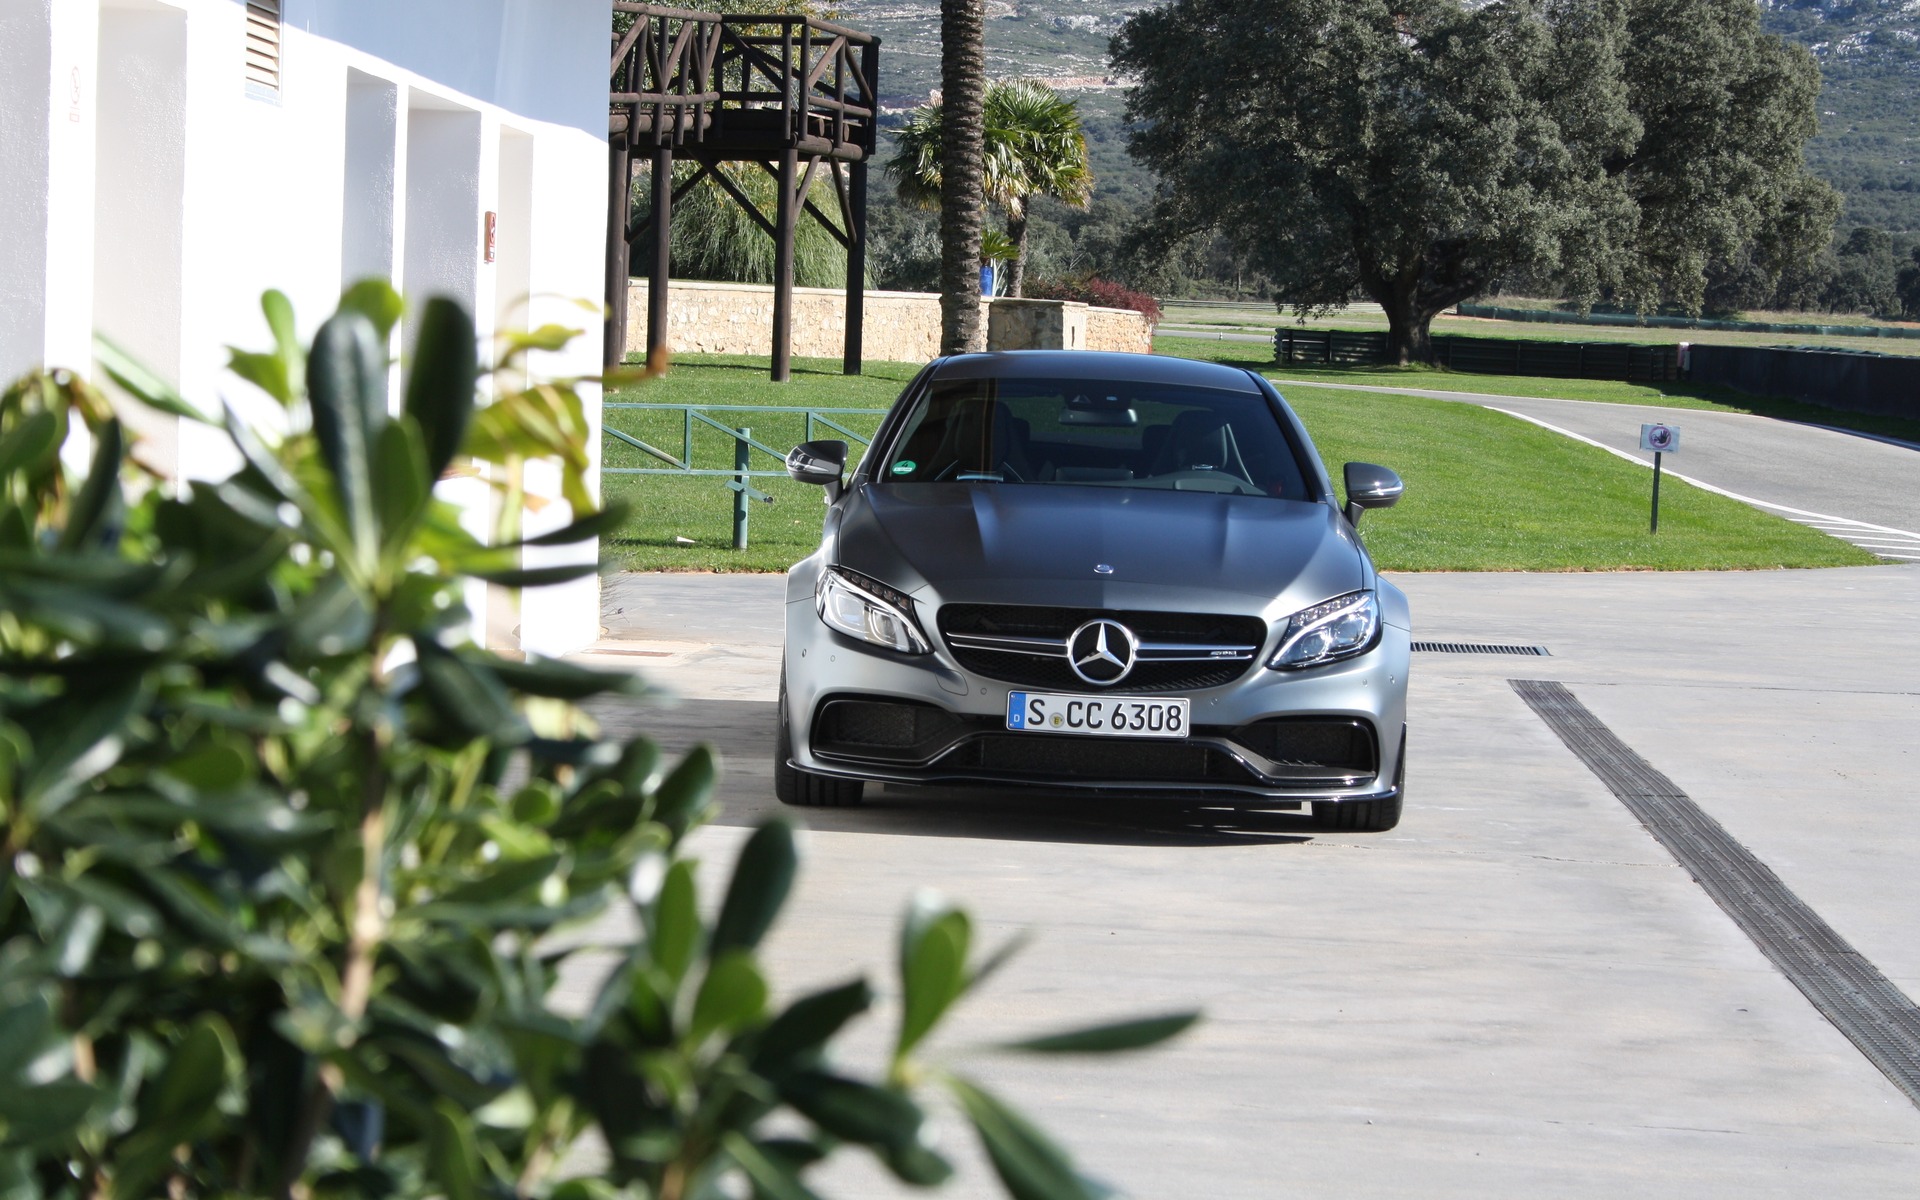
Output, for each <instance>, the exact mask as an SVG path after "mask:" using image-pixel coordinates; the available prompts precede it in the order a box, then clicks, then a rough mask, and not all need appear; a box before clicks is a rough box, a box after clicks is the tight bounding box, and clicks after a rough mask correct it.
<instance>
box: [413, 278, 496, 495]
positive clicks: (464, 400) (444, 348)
mask: <svg viewBox="0 0 1920 1200" xmlns="http://www.w3.org/2000/svg"><path fill="white" fill-rule="evenodd" d="M419 324H420V332H419V334H418V336H416V337H415V339H414V343H413V370H412V372H411V373H410V374H409V375H408V376H407V396H406V406H405V408H404V409H403V411H404V412H405V413H406V415H407V416H410V417H412V418H413V419H414V420H415V421H417V422H419V425H420V434H421V438H422V440H423V442H424V444H425V446H426V452H427V468H428V470H429V471H431V472H432V476H433V477H434V478H438V477H439V475H440V472H442V471H444V470H446V469H447V464H448V463H450V462H452V461H453V456H454V455H455V454H458V453H459V452H460V445H461V443H462V442H464V441H466V438H467V425H468V424H469V423H470V422H471V421H472V420H473V386H474V381H475V380H476V379H477V378H478V377H479V372H480V365H479V362H478V359H477V357H476V355H477V353H478V351H477V349H476V346H475V343H474V331H473V320H472V318H470V317H468V316H467V310H466V309H464V308H462V307H461V306H460V305H459V304H458V303H456V302H455V301H453V300H449V299H448V298H447V297H445V296H435V297H433V298H432V299H431V300H428V301H427V306H426V307H425V308H423V309H421V310H420V318H419Z"/></svg>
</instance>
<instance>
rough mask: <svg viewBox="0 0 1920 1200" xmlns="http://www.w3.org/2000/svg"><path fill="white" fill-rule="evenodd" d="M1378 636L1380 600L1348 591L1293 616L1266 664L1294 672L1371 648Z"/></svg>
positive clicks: (1371, 595) (1361, 652)
mask: <svg viewBox="0 0 1920 1200" xmlns="http://www.w3.org/2000/svg"><path fill="white" fill-rule="evenodd" d="M1379 634H1380V601H1379V600H1377V599H1375V598H1374V594H1373V593H1372V592H1348V593H1347V594H1346V595H1344V596H1337V597H1335V598H1334V599H1332V600H1329V601H1327V602H1326V603H1324V604H1316V605H1314V606H1313V607H1312V608H1304V609H1301V610H1300V611H1299V612H1297V613H1295V614H1293V618H1292V619H1291V620H1289V621H1288V622H1287V632H1286V634H1285V635H1284V636H1283V637H1281V639H1280V648H1279V649H1278V650H1276V651H1274V654H1273V657H1272V658H1271V659H1268V660H1267V665H1268V666H1269V667H1272V668H1273V669H1274V670H1276V671H1296V670H1299V669H1300V668H1301V667H1317V666H1319V665H1321V664H1322V663H1330V662H1338V661H1339V660H1340V659H1343V658H1352V657H1353V656H1354V655H1356V654H1364V653H1366V652H1367V651H1368V650H1370V649H1372V648H1373V643H1374V639H1375V638H1377V637H1378V636H1379Z"/></svg>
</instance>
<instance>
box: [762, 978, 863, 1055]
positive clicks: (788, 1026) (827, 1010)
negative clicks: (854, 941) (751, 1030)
mask: <svg viewBox="0 0 1920 1200" xmlns="http://www.w3.org/2000/svg"><path fill="white" fill-rule="evenodd" d="M872 1006H873V988H871V987H870V986H868V984H867V981H866V980H864V979H856V980H853V981H852V982H851V983H843V984H841V985H840V986H839V987H833V988H827V989H826V990H824V991H819V992H814V993H813V994H811V995H807V996H802V997H800V999H798V1000H795V1001H794V1002H793V1003H792V1004H789V1005H788V1006H787V1007H786V1010H785V1011H784V1012H782V1013H781V1014H780V1015H779V1016H777V1017H775V1018H774V1019H773V1022H772V1023H771V1024H769V1025H768V1026H767V1027H766V1029H765V1030H763V1031H762V1032H761V1034H760V1036H759V1038H758V1039H757V1040H756V1042H755V1052H754V1062H755V1064H756V1066H757V1068H758V1069H759V1070H761V1071H763V1072H765V1071H777V1070H779V1069H781V1068H782V1067H783V1066H785V1065H786V1064H788V1063H790V1062H795V1061H806V1060H809V1059H812V1058H815V1057H817V1056H818V1055H819V1054H820V1052H821V1051H823V1050H824V1049H825V1047H826V1044H827V1042H829V1041H830V1040H832V1038H833V1036H834V1035H835V1034H837V1033H839V1032H840V1030H841V1029H843V1028H845V1027H846V1024H847V1022H848V1021H851V1020H853V1018H855V1017H857V1016H859V1015H860V1014H861V1013H863V1012H865V1011H867V1009H869V1008H871V1007H872Z"/></svg>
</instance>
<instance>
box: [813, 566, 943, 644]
mask: <svg viewBox="0 0 1920 1200" xmlns="http://www.w3.org/2000/svg"><path fill="white" fill-rule="evenodd" d="M813 601H814V608H815V609H816V610H817V611H818V612H819V613H820V619H821V620H822V621H824V622H826V624H827V625H828V626H829V627H831V628H833V629H837V630H839V631H840V632H841V633H844V634H846V635H847V636H848V637H856V638H859V639H860V640H861V641H863V642H872V643H873V644H874V645H876V646H885V647H886V648H887V649H889V650H898V651H900V652H901V653H902V654H925V653H927V652H928V651H930V650H932V649H933V647H932V646H930V645H928V644H927V639H926V636H925V635H924V634H922V633H921V632H920V625H919V622H917V621H915V620H914V619H913V599H912V597H910V596H908V595H907V594H906V593H904V592H899V591H895V590H894V589H893V588H890V587H888V586H887V585H886V584H884V583H881V582H880V581H879V580H877V579H869V578H867V577H866V576H865V575H862V574H860V573H859V572H857V571H849V570H847V569H846V568H845V567H828V568H827V569H826V570H824V571H822V572H820V583H819V585H818V586H817V587H815V589H814V593H813Z"/></svg>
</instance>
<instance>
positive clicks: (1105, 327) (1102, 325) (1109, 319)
mask: <svg viewBox="0 0 1920 1200" xmlns="http://www.w3.org/2000/svg"><path fill="white" fill-rule="evenodd" d="M1087 349H1089V350H1120V351H1124V352H1125V353H1127V354H1152V353H1153V325H1152V324H1151V323H1149V322H1148V320H1147V319H1146V318H1145V317H1143V316H1141V315H1140V314H1139V313H1137V312H1135V311H1133V310H1132V309H1130V308H1094V307H1092V306H1089V307H1088V308H1087Z"/></svg>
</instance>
